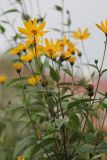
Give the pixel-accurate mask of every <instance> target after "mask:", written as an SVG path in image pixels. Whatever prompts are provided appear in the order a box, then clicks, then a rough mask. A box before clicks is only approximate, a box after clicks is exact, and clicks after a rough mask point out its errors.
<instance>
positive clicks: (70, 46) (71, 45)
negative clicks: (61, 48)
mask: <svg viewBox="0 0 107 160" xmlns="http://www.w3.org/2000/svg"><path fill="white" fill-rule="evenodd" d="M75 52H77V48H76V44H74V43H72V42H70V41H68V42H67V51H65V52H62V54H61V57H62V59H68V58H69V57H70V56H71V55H72V54H75Z"/></svg>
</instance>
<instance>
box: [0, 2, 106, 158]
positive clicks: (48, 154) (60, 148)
mask: <svg viewBox="0 0 107 160" xmlns="http://www.w3.org/2000/svg"><path fill="white" fill-rule="evenodd" d="M22 2H23V3H22ZM37 2H38V1H37ZM17 3H18V5H20V6H21V9H22V12H21V14H22V15H23V14H24V15H27V14H25V9H26V5H25V3H24V1H21V0H19V1H17ZM11 5H14V3H12V4H11ZM37 5H38V7H40V6H39V3H37ZM55 9H56V10H57V11H58V12H59V13H60V15H61V30H59V29H54V30H55V31H58V32H60V37H58V38H57V39H56V40H53V39H52V38H46V35H47V34H48V32H51V30H47V29H46V28H47V25H46V21H45V19H44V18H42V17H39V18H38V19H37V18H34V19H33V18H32V17H30V16H29V15H27V16H26V17H27V18H26V17H25V16H24V18H23V16H22V18H23V26H22V27H18V33H17V34H16V39H15V37H13V41H14V42H15V43H14V46H12V47H11V46H10V48H9V51H8V52H9V54H10V55H11V57H12V66H13V69H14V72H15V76H14V78H13V79H12V80H8V77H7V76H6V75H4V74H1V75H0V86H1V95H2V96H1V98H3V99H4V98H5V96H4V95H5V94H4V91H5V92H6V90H8V89H9V88H12V89H13V91H14V92H12V93H11V97H12V98H13V99H14V95H15V99H14V101H15V102H14V104H11V102H9V103H8V104H7V105H6V104H5V105H6V106H4V104H3V103H1V106H2V107H3V110H2V112H3V114H4V115H3V116H2V121H1V122H2V123H1V124H0V144H1V146H0V155H1V157H2V159H3V160H11V159H12V160H94V159H96V160H102V158H104V157H105V156H106V153H107V140H106V135H107V133H106V131H105V130H104V124H105V121H106V116H107V102H106V98H107V93H105V92H104V91H102V92H100V91H99V84H100V82H101V78H102V75H103V74H105V73H106V72H107V69H103V64H104V60H105V55H106V47H107V20H106V21H102V22H101V24H96V28H98V29H99V30H100V31H101V32H102V34H104V36H105V42H104V51H103V53H102V60H101V65H99V61H98V60H95V61H94V64H90V63H89V60H88V57H87V53H86V49H85V45H84V41H86V40H87V39H88V38H90V33H89V31H88V28H85V29H81V28H77V29H76V30H74V31H72V32H71V17H70V11H68V10H67V11H66V14H67V22H66V23H64V13H65V12H64V0H62V6H58V5H56V6H55ZM12 12H16V10H15V9H14V10H13V9H12V10H8V11H6V12H4V13H3V14H4V15H5V14H6V15H7V14H10V13H12ZM39 13H40V8H39ZM4 22H5V21H2V23H4ZM8 25H12V24H11V23H10V22H9V24H8ZM65 27H66V28H67V31H65V29H64V28H65ZM0 28H1V33H2V34H3V35H4V36H5V30H4V27H3V26H1V27H0ZM19 35H20V36H19ZM6 38H7V37H6ZM76 40H78V41H80V42H81V45H82V49H83V51H81V50H80V49H79V48H78V46H77V44H76ZM12 45H13V44H12ZM82 56H85V58H86V63H85V66H86V67H87V70H88V72H89V73H88V74H89V78H86V75H85V73H84V71H83V63H82ZM90 67H92V68H94V70H95V74H93V73H91V70H90ZM4 89H5V90H4ZM100 112H103V115H101V114H100ZM6 116H8V118H7V117H6ZM5 117H6V121H5V123H3V121H4V120H5ZM10 119H11V123H9V121H10ZM10 124H12V127H11V130H9V129H10V128H9V125H10ZM6 131H7V132H8V131H9V134H10V135H11V134H12V136H11V139H12V141H10V135H8V136H7V140H6V141H7V142H8V139H9V142H10V143H8V145H7V144H6V143H5V134H4V133H6ZM11 142H12V143H11ZM6 153H8V154H6Z"/></svg>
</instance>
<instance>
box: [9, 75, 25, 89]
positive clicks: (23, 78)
mask: <svg viewBox="0 0 107 160" xmlns="http://www.w3.org/2000/svg"><path fill="white" fill-rule="evenodd" d="M25 79H26V77H21V78H15V79H12V80H11V81H10V82H9V83H8V84H7V87H8V86H10V85H12V84H14V83H15V82H20V81H22V80H25Z"/></svg>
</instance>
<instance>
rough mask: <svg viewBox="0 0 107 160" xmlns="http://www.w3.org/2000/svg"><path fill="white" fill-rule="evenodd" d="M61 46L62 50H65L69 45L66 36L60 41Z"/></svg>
mask: <svg viewBox="0 0 107 160" xmlns="http://www.w3.org/2000/svg"><path fill="white" fill-rule="evenodd" d="M58 43H59V46H60V47H61V50H63V49H64V47H65V46H66V45H67V43H68V39H67V37H66V36H64V38H63V39H60V40H58Z"/></svg>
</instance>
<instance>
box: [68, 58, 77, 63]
mask: <svg viewBox="0 0 107 160" xmlns="http://www.w3.org/2000/svg"><path fill="white" fill-rule="evenodd" d="M76 59H77V58H76V57H75V56H71V57H70V58H69V59H68V61H69V62H70V64H71V65H73V64H74V63H75V61H76Z"/></svg>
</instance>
